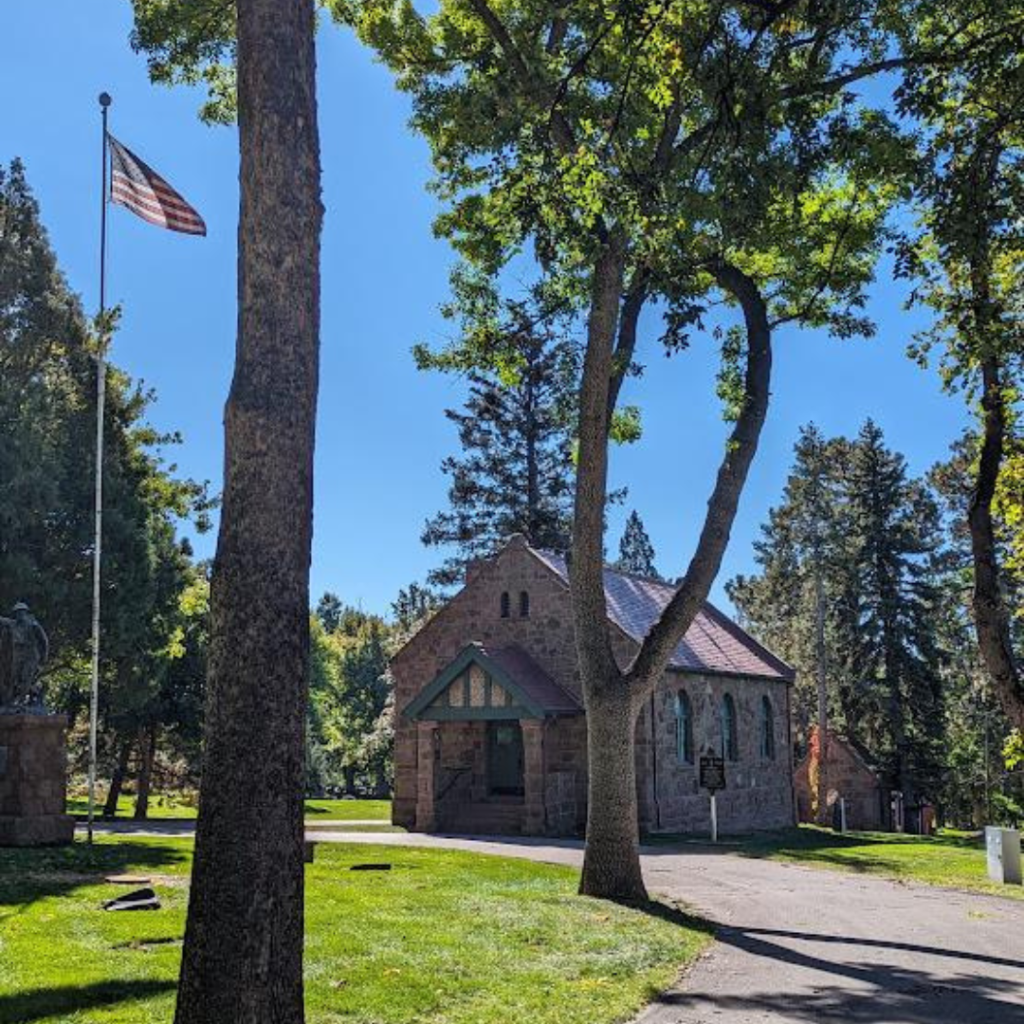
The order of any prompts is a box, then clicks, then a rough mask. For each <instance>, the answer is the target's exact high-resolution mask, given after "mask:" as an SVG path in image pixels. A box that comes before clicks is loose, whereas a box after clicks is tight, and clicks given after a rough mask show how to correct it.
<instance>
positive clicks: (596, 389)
mask: <svg viewBox="0 0 1024 1024" xmlns="http://www.w3.org/2000/svg"><path fill="white" fill-rule="evenodd" d="M625 262H626V260H625V247H624V241H623V239H622V238H621V236H619V235H618V234H613V235H612V237H611V238H610V239H609V240H608V242H607V243H606V244H605V246H604V248H603V250H602V252H601V254H600V257H599V259H598V260H597V263H596V265H595V268H594V278H593V284H592V294H591V304H590V317H589V322H588V326H587V334H588V336H587V350H586V355H585V358H584V366H583V382H582V386H581V389H580V411H579V445H580V456H579V460H578V465H577V470H576V503H575V511H574V516H573V548H572V551H573V557H572V561H571V563H570V566H569V575H570V586H571V589H572V598H573V622H574V627H575V635H576V652H577V656H578V658H579V663H580V677H581V681H582V685H583V696H584V702H585V704H586V708H587V735H588V748H587V749H588V769H587V773H588V783H587V784H588V799H587V845H586V850H585V852H584V855H583V873H582V875H581V878H580V892H581V893H583V894H584V895H588V896H603V897H606V898H609V899H621V900H632V901H638V902H639V901H642V900H645V899H646V898H647V890H646V889H645V888H644V881H643V876H642V874H641V872H640V857H639V842H638V835H637V829H638V823H637V804H636V779H635V774H636V768H635V765H634V755H633V743H634V724H635V722H634V720H635V715H634V714H633V712H632V711H631V710H630V709H631V706H632V702H631V700H630V696H629V691H628V688H627V687H626V685H625V680H624V679H623V677H622V673H621V672H620V670H619V667H618V665H617V664H616V662H615V658H614V655H613V654H612V647H611V640H610V637H609V634H608V611H607V606H606V603H605V595H604V510H605V500H606V496H607V489H608V389H609V386H610V382H611V376H612V369H613V367H612V351H613V345H614V340H615V335H616V331H617V325H618V313H619V308H618V307H619V297H620V296H621V294H622V285H623V274H624V270H625Z"/></svg>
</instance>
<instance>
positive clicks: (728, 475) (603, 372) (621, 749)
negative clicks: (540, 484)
mask: <svg viewBox="0 0 1024 1024" xmlns="http://www.w3.org/2000/svg"><path fill="white" fill-rule="evenodd" d="M625 263H626V258H625V244H624V242H623V240H622V239H621V238H619V237H618V236H617V235H616V234H615V233H614V232H613V233H612V234H611V236H610V237H609V239H608V240H607V242H606V244H605V246H604V248H603V250H602V252H601V255H600V257H599V259H598V260H597V262H596V264H595V270H594V277H593V285H592V293H591V304H590V317H589V322H588V337H587V352H586V357H585V360H584V367H583V381H582V385H581V389H580V416H579V463H578V467H577V473H576V504H575V512H574V522H573V553H572V562H571V565H570V583H571V587H572V596H573V612H574V623H575V631H576V647H577V653H578V657H579V662H580V675H581V678H582V684H583V692H584V698H585V701H586V707H587V733H588V742H589V744H590V747H589V749H590V750H591V751H594V752H599V754H597V756H592V757H591V758H590V762H589V769H588V771H589V794H588V809H587V846H586V851H585V854H584V861H583V873H582V876H581V880H580V892H582V893H584V894H585V895H589V896H599V897H603V898H606V899H616V900H626V901H642V900H645V899H646V898H647V891H646V888H645V886H644V881H643V876H642V874H641V870H640V857H639V835H638V822H637V798H636V779H635V771H636V768H635V754H634V743H635V728H636V720H637V716H638V715H639V712H640V709H641V708H642V706H643V703H644V701H645V700H646V698H647V697H648V696H649V695H650V693H651V692H652V691H653V689H654V687H655V685H656V683H657V681H658V679H659V678H660V676H661V674H662V673H663V672H664V670H665V666H666V665H667V664H668V661H669V658H670V657H671V654H672V652H673V651H674V650H675V648H676V645H677V644H678V643H679V641H680V640H681V639H682V637H683V635H684V634H685V633H686V630H687V629H689V627H690V625H691V623H692V622H693V620H694V618H695V616H696V614H697V612H698V611H699V610H700V608H701V606H702V605H703V603H704V601H705V600H706V599H707V595H708V592H709V590H710V589H711V584H712V583H713V582H714V579H715V576H716V575H717V573H718V569H719V567H720V566H721V562H722V557H723V555H724V553H725V549H726V547H727V545H728V542H729V534H730V532H731V529H732V523H733V520H734V519H735V516H736V509H737V507H738V504H739V497H740V494H741V493H742V490H743V485H744V483H745V482H746V477H747V473H748V471H749V469H750V464H751V462H752V460H753V457H754V454H755V452H756V450H757V444H758V440H759V438H760V434H761V427H762V426H763V424H764V419H765V415H766V412H767V408H768V397H769V383H770V379H771V329H770V327H769V323H768V314H767V308H766V305H765V302H764V299H763V297H762V296H761V294H760V292H759V291H758V288H757V285H756V284H755V282H754V281H753V280H752V279H751V278H750V277H749V276H748V275H746V274H744V273H743V272H742V271H740V270H739V269H738V268H737V267H734V266H732V265H730V264H728V263H727V262H725V261H717V262H715V263H714V264H713V265H712V266H711V267H709V269H710V270H711V272H712V273H713V274H714V276H715V278H716V280H717V281H718V284H719V286H720V287H721V288H722V289H723V291H725V292H727V293H728V294H729V295H731V296H732V297H733V298H734V299H736V301H737V302H738V303H739V305H740V307H741V308H742V310H743V316H744V322H745V327H746V336H747V367H746V375H745V381H744V384H745V401H744V405H743V408H742V410H741V412H740V415H739V418H738V419H737V421H736V424H735V426H734V428H733V430H732V433H731V435H730V437H729V441H728V443H727V445H726V451H725V456H724V458H723V461H722V464H721V466H720V467H719V471H718V477H717V480H716V482H715V487H714V490H713V492H712V495H711V498H710V500H709V502H708V512H707V516H706V518H705V521H704V526H703V529H702V531H701V535H700V540H699V542H698V545H697V549H696V551H695V552H694V555H693V557H692V559H691V561H690V564H689V567H688V568H687V571H686V575H685V576H684V577H683V580H682V582H681V583H680V585H679V587H678V588H677V590H676V592H675V594H674V595H673V597H672V599H671V601H670V602H669V604H668V606H667V607H666V608H665V610H664V612H663V613H662V615H661V617H660V619H659V620H658V622H657V623H656V624H655V625H654V627H653V628H652V630H651V631H650V633H649V634H648V636H647V637H646V638H645V640H644V642H643V643H642V644H641V647H640V650H639V651H638V653H637V655H636V657H635V659H634V661H633V663H632V665H630V666H629V667H628V668H627V669H626V671H625V672H623V671H621V670H620V668H619V666H618V665H617V664H616V661H615V657H614V654H613V652H612V648H611V640H610V637H609V632H608V625H607V614H606V607H605V598H604V509H605V495H606V492H607V482H608V481H607V469H608V428H609V419H610V404H609V401H610V397H611V394H612V391H613V389H615V388H616V387H617V383H616V376H617V374H616V371H617V370H619V371H621V360H616V358H615V351H614V343H615V338H616V334H617V332H620V326H625V328H626V331H625V333H626V334H627V336H628V333H629V330H630V321H632V328H633V329H635V321H636V317H637V316H638V315H639V308H640V305H642V302H641V303H640V304H639V305H637V301H636V298H635V296H636V295H637V291H636V290H635V289H632V288H631V289H630V291H629V292H626V293H625V294H624V293H623V277H624V272H625ZM620 303H621V304H622V316H623V318H625V320H624V324H622V325H620V316H619V313H620ZM627 344H628V342H627Z"/></svg>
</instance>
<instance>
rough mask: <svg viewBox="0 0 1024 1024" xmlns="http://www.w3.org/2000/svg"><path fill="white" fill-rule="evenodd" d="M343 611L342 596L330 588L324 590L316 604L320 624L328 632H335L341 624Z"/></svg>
mask: <svg viewBox="0 0 1024 1024" xmlns="http://www.w3.org/2000/svg"><path fill="white" fill-rule="evenodd" d="M341 613H342V603H341V598H340V597H338V595H337V594H335V593H333V592H332V591H330V590H326V591H324V594H323V596H322V597H321V598H320V600H319V601H318V602H317V605H316V617H317V618H318V619H319V620H320V625H321V626H323V627H324V629H325V630H327V632H328V633H333V632H334V631H335V630H336V629H337V628H338V626H340V625H341Z"/></svg>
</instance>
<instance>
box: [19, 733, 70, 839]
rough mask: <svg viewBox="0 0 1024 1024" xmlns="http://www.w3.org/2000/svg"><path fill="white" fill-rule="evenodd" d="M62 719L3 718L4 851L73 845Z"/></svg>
mask: <svg viewBox="0 0 1024 1024" xmlns="http://www.w3.org/2000/svg"><path fill="white" fill-rule="evenodd" d="M66 727H67V719H66V718H65V717H64V716H63V715H0V846H54V845H60V844H64V843H70V842H71V841H72V839H73V838H74V834H75V820H74V818H72V817H71V816H70V815H68V814H65V806H64V803H65V796H66V787H67V752H66V748H65V741H64V732H65V729H66Z"/></svg>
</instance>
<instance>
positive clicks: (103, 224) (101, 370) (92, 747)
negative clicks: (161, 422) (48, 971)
mask: <svg viewBox="0 0 1024 1024" xmlns="http://www.w3.org/2000/svg"><path fill="white" fill-rule="evenodd" d="M99 101H100V109H101V110H102V114H103V141H102V147H103V148H102V169H103V170H102V175H101V181H102V185H101V191H100V318H101V320H102V317H103V314H104V313H105V312H106V309H107V295H106V286H107V280H106V279H107V108H108V107H109V106H110V96H109V95H108V94H107V93H105V92H101V93H100V96H99ZM100 329H101V330H102V329H103V325H102V323H101V324H100ZM98 341H99V347H98V348H97V350H96V490H95V504H94V514H95V542H94V545H93V555H92V685H91V689H90V693H89V824H88V837H89V845H90V846H91V845H92V833H93V821H94V819H95V816H96V733H97V727H98V720H99V696H100V596H101V590H100V574H101V572H102V568H103V416H104V409H105V407H106V399H107V362H106V351H105V348H104V346H105V344H106V339H104V338H99V339H98Z"/></svg>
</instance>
